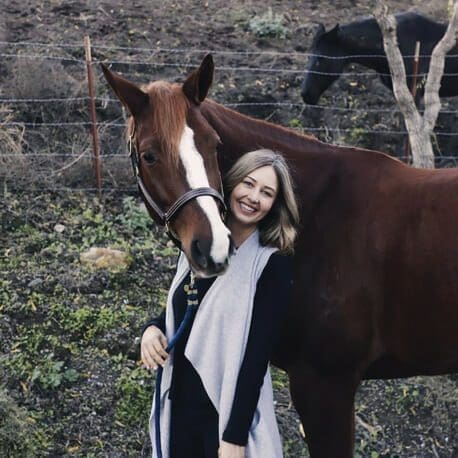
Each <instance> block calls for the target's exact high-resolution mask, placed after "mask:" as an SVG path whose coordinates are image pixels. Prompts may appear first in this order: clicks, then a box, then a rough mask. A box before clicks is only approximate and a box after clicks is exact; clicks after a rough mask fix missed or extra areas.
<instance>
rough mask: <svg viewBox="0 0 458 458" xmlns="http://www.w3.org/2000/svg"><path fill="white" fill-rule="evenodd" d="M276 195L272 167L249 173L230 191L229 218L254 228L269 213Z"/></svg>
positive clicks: (276, 190)
mask: <svg viewBox="0 0 458 458" xmlns="http://www.w3.org/2000/svg"><path fill="white" fill-rule="evenodd" d="M277 194H278V179H277V175H276V173H275V170H274V168H273V167H272V166H270V165H266V166H264V167H259V168H258V169H256V170H253V171H252V172H251V173H249V174H248V175H247V176H246V177H245V178H244V179H243V180H242V181H241V182H240V183H239V184H238V185H237V186H236V187H235V188H234V189H233V191H232V193H231V196H230V199H229V205H230V211H231V217H232V218H233V219H234V220H235V221H236V222H238V223H239V224H242V225H244V226H248V227H256V226H257V225H258V223H259V222H260V221H261V220H262V219H263V218H264V217H265V216H266V215H267V213H269V211H270V209H271V208H272V205H273V204H274V202H275V199H276V197H277Z"/></svg>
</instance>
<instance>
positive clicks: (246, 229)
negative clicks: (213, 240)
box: [226, 216, 257, 248]
mask: <svg viewBox="0 0 458 458" xmlns="http://www.w3.org/2000/svg"><path fill="white" fill-rule="evenodd" d="M226 225H227V227H228V229H229V230H230V231H231V236H232V240H234V243H235V246H236V247H237V248H238V247H239V246H240V245H241V244H242V243H243V242H244V241H245V240H246V239H247V238H248V237H249V236H250V235H251V234H252V233H253V232H254V231H255V230H256V229H257V225H254V226H247V225H244V224H240V223H239V222H238V221H235V220H234V219H233V218H231V217H230V216H229V218H228V220H227V224H226Z"/></svg>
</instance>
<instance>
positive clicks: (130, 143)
mask: <svg viewBox="0 0 458 458" xmlns="http://www.w3.org/2000/svg"><path fill="white" fill-rule="evenodd" d="M127 150H128V153H129V157H130V159H131V162H132V168H133V170H134V175H135V178H136V180H137V185H138V188H139V190H140V194H141V196H142V197H143V199H144V200H145V201H146V203H147V204H148V205H149V207H150V208H152V209H153V211H154V212H155V213H156V216H157V218H158V220H159V223H160V224H161V225H162V226H165V229H166V233H167V235H168V236H169V237H170V239H171V240H172V241H173V242H174V243H175V245H176V246H177V247H178V248H180V249H181V242H180V240H179V239H178V237H177V236H176V235H175V234H174V233H173V231H171V229H170V221H171V220H172V218H173V217H174V216H175V215H176V214H177V213H178V211H179V210H180V209H181V208H182V207H183V206H184V205H186V204H187V203H188V202H189V201H190V200H193V199H195V198H197V197H200V196H211V197H214V198H215V199H217V200H218V201H219V202H220V204H221V205H222V208H223V213H225V212H226V203H225V202H224V193H223V185H222V182H221V176H220V189H221V193H219V192H218V191H216V189H213V188H210V187H200V188H194V189H190V190H189V191H186V192H185V193H184V194H183V195H182V196H180V197H179V198H178V199H177V200H176V201H175V202H174V203H173V204H172V205H171V206H170V207H169V209H168V210H167V211H163V210H162V209H161V207H160V206H159V205H158V204H157V203H156V202H155V201H154V199H153V198H152V197H151V194H150V193H149V192H148V190H147V189H146V186H145V183H144V182H143V179H142V177H141V176H140V160H139V153H138V146H137V143H136V139H135V125H134V127H133V129H132V133H131V134H130V135H129V138H128V140H127Z"/></svg>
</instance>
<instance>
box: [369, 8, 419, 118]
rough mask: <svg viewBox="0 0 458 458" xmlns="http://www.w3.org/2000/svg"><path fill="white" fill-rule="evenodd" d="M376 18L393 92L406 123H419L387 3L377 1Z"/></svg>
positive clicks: (393, 20)
mask: <svg viewBox="0 0 458 458" xmlns="http://www.w3.org/2000/svg"><path fill="white" fill-rule="evenodd" d="M374 16H375V18H376V19H377V22H378V23H379V24H380V28H381V30H382V35H383V46H384V49H385V54H386V57H387V59H388V63H389V66H390V72H391V76H392V78H391V80H392V84H393V92H394V95H395V97H396V100H397V101H398V103H399V108H400V110H401V111H402V114H403V115H404V118H405V119H406V121H407V119H409V121H410V122H413V123H414V122H415V121H419V114H418V111H417V108H416V106H415V100H414V98H413V97H412V94H411V93H410V91H409V88H408V87H407V84H406V83H405V81H406V71H405V67H404V61H403V59H402V54H401V51H400V50H399V46H398V40H397V36H396V20H395V18H394V16H393V15H392V14H389V13H388V7H387V6H386V5H385V3H384V2H383V1H380V0H378V1H377V5H376V7H375V10H374Z"/></svg>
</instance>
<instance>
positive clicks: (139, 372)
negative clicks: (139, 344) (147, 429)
mask: <svg viewBox="0 0 458 458" xmlns="http://www.w3.org/2000/svg"><path fill="white" fill-rule="evenodd" d="M151 381H152V378H151V374H150V373H149V372H147V371H146V370H145V369H143V368H141V367H136V368H135V369H133V370H126V371H124V372H123V373H122V374H121V376H120V377H119V379H118V381H117V383H116V392H117V393H118V397H119V400H118V403H117V406H116V419H117V420H118V421H120V422H121V423H123V424H125V425H130V426H134V425H146V424H147V421H148V416H149V412H150V408H151V401H152V399H153V388H152V383H151Z"/></svg>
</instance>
